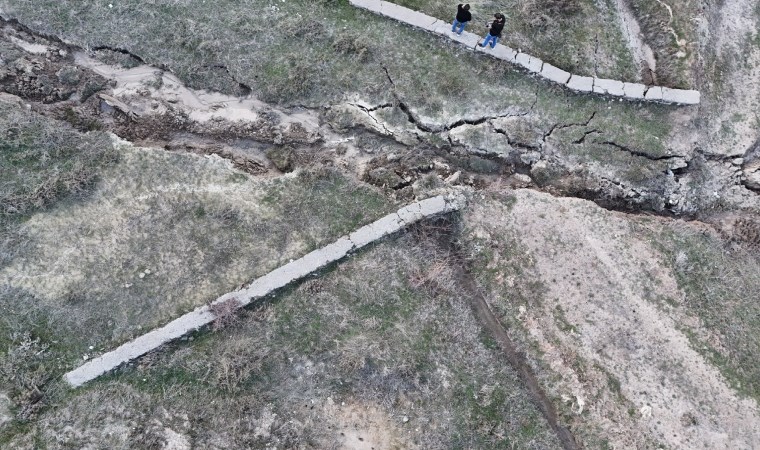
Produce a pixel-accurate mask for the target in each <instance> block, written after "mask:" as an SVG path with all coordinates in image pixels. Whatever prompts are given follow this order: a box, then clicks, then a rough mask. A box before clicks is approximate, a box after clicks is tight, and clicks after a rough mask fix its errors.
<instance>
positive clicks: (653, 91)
mask: <svg viewBox="0 0 760 450" xmlns="http://www.w3.org/2000/svg"><path fill="white" fill-rule="evenodd" d="M644 98H645V99H647V100H662V88H661V87H660V86H652V87H650V88H649V90H647V92H646V94H645V95H644Z"/></svg>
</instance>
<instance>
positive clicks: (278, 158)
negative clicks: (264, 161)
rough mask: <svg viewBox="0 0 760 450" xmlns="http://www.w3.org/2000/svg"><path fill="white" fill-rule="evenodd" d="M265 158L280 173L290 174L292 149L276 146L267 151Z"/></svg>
mask: <svg viewBox="0 0 760 450" xmlns="http://www.w3.org/2000/svg"><path fill="white" fill-rule="evenodd" d="M267 158H269V160H270V161H272V164H274V166H275V167H276V168H277V170H279V171H280V172H290V171H292V170H293V147H290V146H276V147H272V148H271V149H269V151H267Z"/></svg>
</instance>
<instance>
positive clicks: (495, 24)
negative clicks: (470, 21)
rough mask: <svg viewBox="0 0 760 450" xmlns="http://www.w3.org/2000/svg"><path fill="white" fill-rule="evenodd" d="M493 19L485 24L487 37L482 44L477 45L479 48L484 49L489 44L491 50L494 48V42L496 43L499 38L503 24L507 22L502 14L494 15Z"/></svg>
mask: <svg viewBox="0 0 760 450" xmlns="http://www.w3.org/2000/svg"><path fill="white" fill-rule="evenodd" d="M493 17H494V19H493V20H492V21H491V22H489V23H487V24H486V26H487V27H488V36H486V39H485V40H484V41H483V43H482V44H478V45H480V46H481V47H485V46H486V45H488V43H489V42H490V43H491V48H494V47H496V42H498V40H499V38H500V37H501V31H502V30H503V29H504V24H505V23H506V22H507V19H506V18H505V17H504V14H502V13H496V14H494V15H493Z"/></svg>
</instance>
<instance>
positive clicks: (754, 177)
mask: <svg viewBox="0 0 760 450" xmlns="http://www.w3.org/2000/svg"><path fill="white" fill-rule="evenodd" d="M742 184H744V186H746V187H747V189H752V190H754V191H760V159H756V160H754V161H751V162H749V163H744V165H743V166H742Z"/></svg>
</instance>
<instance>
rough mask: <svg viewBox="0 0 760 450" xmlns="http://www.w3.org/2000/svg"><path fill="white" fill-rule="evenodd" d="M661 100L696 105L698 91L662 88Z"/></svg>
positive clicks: (697, 102)
mask: <svg viewBox="0 0 760 450" xmlns="http://www.w3.org/2000/svg"><path fill="white" fill-rule="evenodd" d="M662 100H663V101H665V102H670V103H679V104H682V105H698V104H699V101H700V94H699V91H694V90H685V89H671V88H666V87H664V88H662Z"/></svg>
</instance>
